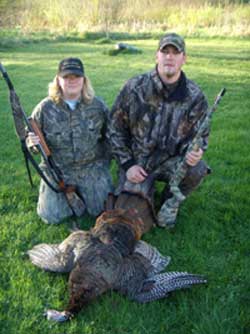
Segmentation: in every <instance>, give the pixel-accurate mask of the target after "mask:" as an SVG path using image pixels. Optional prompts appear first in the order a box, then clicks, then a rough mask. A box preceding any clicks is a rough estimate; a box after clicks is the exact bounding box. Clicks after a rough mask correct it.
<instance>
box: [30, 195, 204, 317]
mask: <svg viewBox="0 0 250 334" xmlns="http://www.w3.org/2000/svg"><path fill="white" fill-rule="evenodd" d="M111 199H112V200H111ZM154 223H155V217H154V212H153V209H152V207H151V205H150V202H149V201H148V200H147V199H146V198H145V197H144V196H143V195H141V194H139V193H131V192H126V191H125V192H122V193H121V194H120V195H119V197H118V198H117V200H116V201H113V197H110V198H109V200H108V203H107V211H105V212H104V213H103V214H102V215H101V216H100V217H99V218H98V219H97V220H96V223H95V226H94V228H93V229H92V230H90V231H76V232H73V233H72V234H70V235H69V237H68V238H67V239H65V240H64V241H63V242H62V243H61V244H54V245H49V244H40V245H37V246H35V247H34V248H33V249H31V250H30V251H28V255H29V257H30V260H31V261H32V263H33V264H35V265H36V266H38V267H40V268H42V269H44V270H46V271H52V272H59V273H64V272H68V273H70V276H69V294H70V298H69V303H68V306H67V307H66V309H65V310H64V311H63V312H59V311H55V310H48V311H47V312H46V315H47V318H48V319H50V320H54V321H58V322H62V321H66V320H69V319H71V318H72V317H73V316H74V315H76V314H77V313H78V312H79V311H80V310H81V309H82V308H83V307H84V306H85V305H87V304H88V303H89V302H90V301H91V300H93V299H95V298H96V297H97V296H99V295H101V294H103V293H104V292H106V291H108V290H110V289H112V290H116V291H118V292H120V293H122V294H124V295H126V296H128V297H129V298H130V299H131V300H135V301H138V302H141V303H145V302H149V301H153V300H156V299H160V298H164V297H166V296H167V295H168V293H169V292H171V291H173V290H177V289H182V288H187V287H190V286H191V285H193V284H199V283H205V282H206V280H205V279H204V278H203V277H202V276H200V275H193V274H189V273H186V272H167V273H161V272H162V271H163V270H164V269H165V268H166V266H167V265H168V263H169V261H170V258H169V257H164V256H162V255H161V254H160V253H159V252H158V251H157V249H156V248H154V247H152V246H150V245H149V244H147V243H146V242H144V241H141V240H139V239H140V238H141V236H142V234H143V233H145V232H147V231H148V230H149V229H150V228H151V227H152V226H153V225H154Z"/></svg>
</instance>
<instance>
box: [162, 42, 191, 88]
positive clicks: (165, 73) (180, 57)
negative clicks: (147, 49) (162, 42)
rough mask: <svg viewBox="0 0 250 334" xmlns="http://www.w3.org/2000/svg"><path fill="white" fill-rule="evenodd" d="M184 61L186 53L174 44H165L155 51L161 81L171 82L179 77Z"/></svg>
mask: <svg viewBox="0 0 250 334" xmlns="http://www.w3.org/2000/svg"><path fill="white" fill-rule="evenodd" d="M185 62H186V55H185V54H184V53H183V52H179V51H178V50H177V49H176V47H175V46H172V45H167V46H165V48H164V49H162V50H161V51H160V50H159V51H157V53H156V63H157V68H158V72H159V75H160V77H161V79H162V80H163V82H166V83H173V82H175V81H177V80H178V79H179V76H180V73H181V68H182V66H183V65H184V64H185Z"/></svg>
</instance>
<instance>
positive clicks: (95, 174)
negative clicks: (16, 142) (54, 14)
mask: <svg viewBox="0 0 250 334" xmlns="http://www.w3.org/2000/svg"><path fill="white" fill-rule="evenodd" d="M31 117H32V119H34V120H35V121H36V122H37V124H38V126H39V128H40V130H41V131H42V133H43V135H44V137H45V141H46V143H47V144H48V146H49V148H50V150H51V155H52V157H53V161H54V162H55V164H56V166H57V168H58V169H59V170H60V173H61V175H62V178H63V180H64V182H65V184H69V185H73V186H77V190H78V193H79V195H80V196H81V197H82V199H83V201H84V203H85V206H86V210H85V211H87V212H88V213H89V214H90V215H92V216H97V215H98V214H99V213H100V212H101V211H102V210H103V205H104V200H105V199H106V197H107V194H108V193H109V192H111V191H112V179H111V175H110V172H109V162H110V153H109V152H110V150H109V147H108V143H107V139H106V125H107V118H108V109H107V107H106V105H105V104H104V102H103V101H102V100H101V99H100V98H98V97H96V96H95V95H94V90H93V88H92V86H91V83H90V80H89V79H88V78H87V76H86V75H85V73H84V67H83V64H82V62H81V60H80V59H79V58H66V59H64V60H62V61H61V62H60V63H59V68H58V73H57V75H56V76H55V78H54V80H53V82H52V83H50V84H49V94H48V97H46V98H45V99H44V100H42V101H41V102H40V103H39V104H38V105H37V106H36V108H35V109H34V111H33V113H32V115H31ZM27 143H28V146H29V147H30V148H32V147H34V146H35V145H37V144H38V143H39V138H38V137H37V136H36V135H35V134H34V133H32V132H29V134H28V138H27ZM41 168H42V169H43V170H44V172H45V174H46V175H47V177H48V179H49V180H50V181H51V182H52V183H53V180H52V178H51V175H50V173H49V171H48V168H47V166H46V163H45V161H44V160H43V159H42V162H41ZM54 186H55V187H57V185H56V184H54ZM73 211H74V210H73ZM73 211H72V207H71V206H70V205H69V202H68V201H67V199H66V196H65V194H63V193H61V192H59V193H58V192H55V191H54V190H52V189H51V188H50V187H49V186H48V185H47V184H46V183H45V182H44V181H43V180H41V184H40V191H39V199H38V205H37V212H38V215H39V216H40V217H41V218H42V220H43V221H45V222H46V223H59V222H60V221H61V220H62V219H64V218H66V217H69V216H72V215H73V214H74V212H73ZM82 213H84V212H82Z"/></svg>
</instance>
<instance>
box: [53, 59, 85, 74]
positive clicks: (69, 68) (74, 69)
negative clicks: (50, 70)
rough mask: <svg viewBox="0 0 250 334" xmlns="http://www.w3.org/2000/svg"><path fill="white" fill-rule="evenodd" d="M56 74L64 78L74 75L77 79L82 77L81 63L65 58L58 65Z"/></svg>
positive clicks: (77, 60) (78, 60) (82, 68)
mask: <svg viewBox="0 0 250 334" xmlns="http://www.w3.org/2000/svg"><path fill="white" fill-rule="evenodd" d="M57 74H58V75H60V77H65V76H66V75H69V74H75V75H78V76H79V77H83V76H84V67H83V63H82V62H81V60H80V59H79V58H65V59H63V60H62V61H61V62H60V63H59V66H58V72H57Z"/></svg>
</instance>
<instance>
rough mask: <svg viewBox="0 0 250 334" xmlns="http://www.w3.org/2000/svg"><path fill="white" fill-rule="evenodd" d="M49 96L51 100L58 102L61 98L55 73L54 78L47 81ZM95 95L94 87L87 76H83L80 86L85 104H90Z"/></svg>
mask: <svg viewBox="0 0 250 334" xmlns="http://www.w3.org/2000/svg"><path fill="white" fill-rule="evenodd" d="M48 94H49V97H51V98H52V100H53V101H55V102H56V103H59V102H60V100H61V99H62V98H63V93H62V89H61V87H60V86H59V84H58V76H57V75H56V76H55V78H54V80H53V81H52V82H51V83H49V92H48ZM94 96H95V91H94V88H93V87H92V84H91V82H90V80H89V78H88V77H87V76H84V77H83V87H82V98H83V101H84V102H85V103H86V104H90V103H91V102H92V101H93V98H94Z"/></svg>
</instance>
